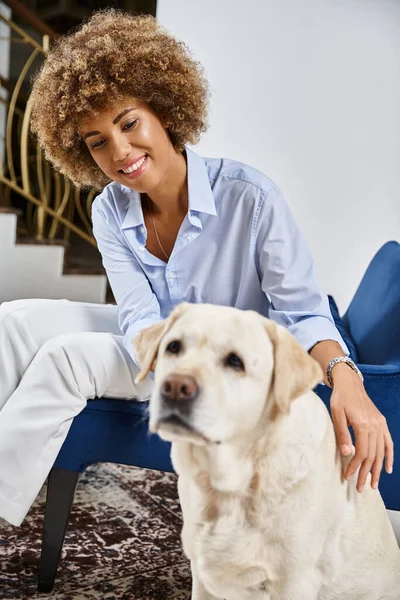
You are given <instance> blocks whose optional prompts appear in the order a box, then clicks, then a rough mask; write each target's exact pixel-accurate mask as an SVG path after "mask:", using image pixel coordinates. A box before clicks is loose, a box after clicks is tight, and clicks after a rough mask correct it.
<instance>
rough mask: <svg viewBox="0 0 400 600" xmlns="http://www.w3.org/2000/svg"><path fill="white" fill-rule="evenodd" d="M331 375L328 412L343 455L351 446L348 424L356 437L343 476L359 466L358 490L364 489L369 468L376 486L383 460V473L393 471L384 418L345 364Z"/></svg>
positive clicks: (346, 454) (356, 377)
mask: <svg viewBox="0 0 400 600" xmlns="http://www.w3.org/2000/svg"><path fill="white" fill-rule="evenodd" d="M339 368H340V374H339V370H338V369H339ZM345 369H346V370H345ZM335 371H336V373H335ZM333 375H335V376H336V377H335V378H333V381H334V388H333V391H332V396H331V414H332V420H333V425H334V428H335V432H336V438H337V442H338V445H339V448H340V451H341V453H342V454H343V456H348V455H349V454H350V453H351V449H352V440H351V436H350V432H349V426H350V425H351V426H352V427H353V430H354V435H355V439H356V443H355V448H356V452H355V455H354V456H353V458H352V459H351V461H350V463H349V464H348V466H347V469H346V472H345V474H344V478H345V479H349V478H350V477H351V476H352V475H353V474H354V473H355V472H356V471H357V469H358V467H359V466H360V465H361V468H360V471H359V474H358V480H357V490H358V491H359V492H362V491H363V489H364V486H365V482H366V479H367V475H368V473H369V472H370V471H371V472H372V477H371V487H373V488H374V489H377V487H378V483H379V477H380V474H381V471H382V466H383V461H384V459H385V460H386V464H385V468H386V472H387V473H391V472H392V470H393V441H392V437H391V435H390V432H389V429H388V427H387V424H386V419H385V417H384V416H383V415H382V414H381V413H380V412H379V410H378V409H377V408H376V406H375V404H374V403H373V402H372V400H371V399H370V398H369V396H368V394H367V392H366V391H365V388H364V385H363V383H362V381H361V379H360V377H359V376H358V375H357V373H354V372H353V371H351V369H349V367H348V366H347V365H336V366H335V368H334V369H333V370H332V376H333Z"/></svg>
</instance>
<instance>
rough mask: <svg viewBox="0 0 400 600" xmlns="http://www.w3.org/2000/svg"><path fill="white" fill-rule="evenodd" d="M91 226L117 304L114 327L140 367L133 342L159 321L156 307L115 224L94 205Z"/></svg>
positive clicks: (141, 271)
mask: <svg viewBox="0 0 400 600" xmlns="http://www.w3.org/2000/svg"><path fill="white" fill-rule="evenodd" d="M92 223H93V235H94V237H95V238H96V241H97V245H98V248H99V251H100V253H101V256H102V262H103V266H104V268H105V270H106V273H107V277H108V280H109V282H110V286H111V289H112V291H113V294H114V298H115V300H116V302H117V306H118V325H119V328H120V329H121V331H122V333H123V335H124V345H125V348H126V349H127V351H128V352H129V354H130V355H131V357H132V359H133V360H134V362H135V363H136V364H137V365H138V366H140V365H139V363H138V361H137V358H136V353H135V349H134V346H133V339H134V338H135V336H136V335H137V334H138V333H139V331H141V330H142V329H144V328H145V327H148V326H149V325H153V324H154V323H157V322H158V321H161V314H160V304H159V302H158V299H157V297H156V295H155V294H154V292H153V290H152V289H151V286H150V283H149V280H148V279H147V277H146V275H145V274H144V272H143V270H142V268H141V266H140V264H139V262H138V261H137V259H136V257H135V255H134V253H133V252H132V251H131V250H130V248H129V247H128V246H127V245H126V243H125V241H124V240H123V237H122V233H121V231H120V230H119V229H118V227H117V224H113V223H112V222H110V220H107V217H106V214H105V213H104V212H103V210H102V208H101V207H98V206H97V205H96V202H95V203H93V206H92Z"/></svg>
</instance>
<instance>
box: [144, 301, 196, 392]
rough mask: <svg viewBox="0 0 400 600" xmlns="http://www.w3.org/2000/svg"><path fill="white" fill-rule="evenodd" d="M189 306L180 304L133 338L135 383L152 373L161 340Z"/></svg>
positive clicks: (185, 303) (186, 303)
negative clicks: (135, 361) (136, 369)
mask: <svg viewBox="0 0 400 600" xmlns="http://www.w3.org/2000/svg"><path fill="white" fill-rule="evenodd" d="M189 306H190V304H189V303H188V302H182V304H179V305H178V306H177V307H176V308H175V309H174V310H173V311H172V312H171V314H170V315H169V316H168V317H167V318H166V319H164V320H163V321H160V322H159V323H155V324H154V325H150V327H146V328H145V329H142V331H140V332H139V333H138V335H137V336H136V337H135V339H134V340H133V345H134V347H135V351H136V355H137V358H138V361H139V364H140V372H139V373H138V375H137V376H136V379H135V383H140V382H141V381H143V380H144V379H145V378H146V377H147V375H148V374H149V371H154V368H155V364H156V359H157V353H158V348H159V346H160V342H161V340H162V339H163V337H164V335H165V334H166V333H167V332H168V331H169V330H170V329H171V327H172V325H173V324H174V323H175V322H176V321H177V320H178V319H179V318H180V317H181V316H182V315H183V313H184V312H186V310H187V309H188V307H189Z"/></svg>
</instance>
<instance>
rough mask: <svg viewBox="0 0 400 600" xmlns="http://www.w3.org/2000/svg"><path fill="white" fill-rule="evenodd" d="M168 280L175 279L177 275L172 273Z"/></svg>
mask: <svg viewBox="0 0 400 600" xmlns="http://www.w3.org/2000/svg"><path fill="white" fill-rule="evenodd" d="M167 277H168V279H175V277H176V273H173V272H172V271H171V272H170V273H168V274H167Z"/></svg>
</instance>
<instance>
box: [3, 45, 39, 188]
mask: <svg viewBox="0 0 400 600" xmlns="http://www.w3.org/2000/svg"><path fill="white" fill-rule="evenodd" d="M37 55H38V53H37V51H36V50H34V51H33V52H32V54H31V55H30V57H29V58H28V60H27V61H26V63H25V64H24V67H23V69H22V71H21V73H20V75H19V77H18V80H17V83H16V84H15V87H14V91H13V93H12V96H11V100H10V107H9V109H8V115H7V125H6V153H7V163H8V168H9V170H10V176H11V179H12V180H13V181H15V170H14V162H13V159H12V137H11V134H12V131H11V130H12V122H13V117H14V111H15V106H16V104H17V98H18V94H19V90H20V89H21V87H22V83H23V80H24V78H25V75H26V74H27V72H28V70H29V68H30V66H31V64H32V63H33V61H34V60H35V58H36V57H37Z"/></svg>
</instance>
